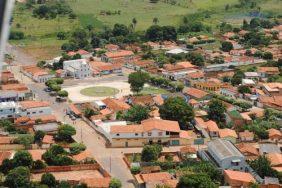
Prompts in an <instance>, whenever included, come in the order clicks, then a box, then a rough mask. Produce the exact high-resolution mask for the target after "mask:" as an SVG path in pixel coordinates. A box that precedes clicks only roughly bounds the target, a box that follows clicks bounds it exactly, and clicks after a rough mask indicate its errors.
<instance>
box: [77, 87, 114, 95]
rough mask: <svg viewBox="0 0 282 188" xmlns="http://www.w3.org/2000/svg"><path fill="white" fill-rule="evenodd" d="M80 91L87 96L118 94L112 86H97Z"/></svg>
mask: <svg viewBox="0 0 282 188" xmlns="http://www.w3.org/2000/svg"><path fill="white" fill-rule="evenodd" d="M80 93H81V94H82V95H85V96H89V97H107V96H113V95H115V94H118V93H119V90H118V89H116V88H112V87H104V86H97V87H88V88H85V89H82V90H81V91H80Z"/></svg>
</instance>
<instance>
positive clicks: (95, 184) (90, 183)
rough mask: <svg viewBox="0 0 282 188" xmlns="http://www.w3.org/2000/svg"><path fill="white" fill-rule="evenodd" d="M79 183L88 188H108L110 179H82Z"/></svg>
mask: <svg viewBox="0 0 282 188" xmlns="http://www.w3.org/2000/svg"><path fill="white" fill-rule="evenodd" d="M80 182H81V183H85V184H86V185H87V187H89V188H108V187H109V185H110V182H111V178H83V179H81V180H80Z"/></svg>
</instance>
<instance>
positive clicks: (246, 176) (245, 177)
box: [224, 170, 256, 183]
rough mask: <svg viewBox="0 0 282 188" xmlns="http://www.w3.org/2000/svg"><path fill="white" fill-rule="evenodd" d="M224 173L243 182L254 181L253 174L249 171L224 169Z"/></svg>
mask: <svg viewBox="0 0 282 188" xmlns="http://www.w3.org/2000/svg"><path fill="white" fill-rule="evenodd" d="M224 175H225V176H227V177H228V178H229V179H231V180H234V181H239V182H244V183H251V182H256V181H255V179H254V178H253V176H252V175H251V174H250V173H246V172H240V171H233V170H224Z"/></svg>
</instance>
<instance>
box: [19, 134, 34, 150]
mask: <svg viewBox="0 0 282 188" xmlns="http://www.w3.org/2000/svg"><path fill="white" fill-rule="evenodd" d="M16 142H17V143H19V144H22V145H24V147H25V148H29V147H30V145H31V144H32V143H33V142H34V137H33V135H31V134H25V135H20V136H19V137H18V138H17V139H16Z"/></svg>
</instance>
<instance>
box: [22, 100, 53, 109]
mask: <svg viewBox="0 0 282 188" xmlns="http://www.w3.org/2000/svg"><path fill="white" fill-rule="evenodd" d="M19 104H20V105H21V107H22V108H24V109H30V108H40V107H48V106H50V104H49V103H48V102H46V101H20V102H19Z"/></svg>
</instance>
